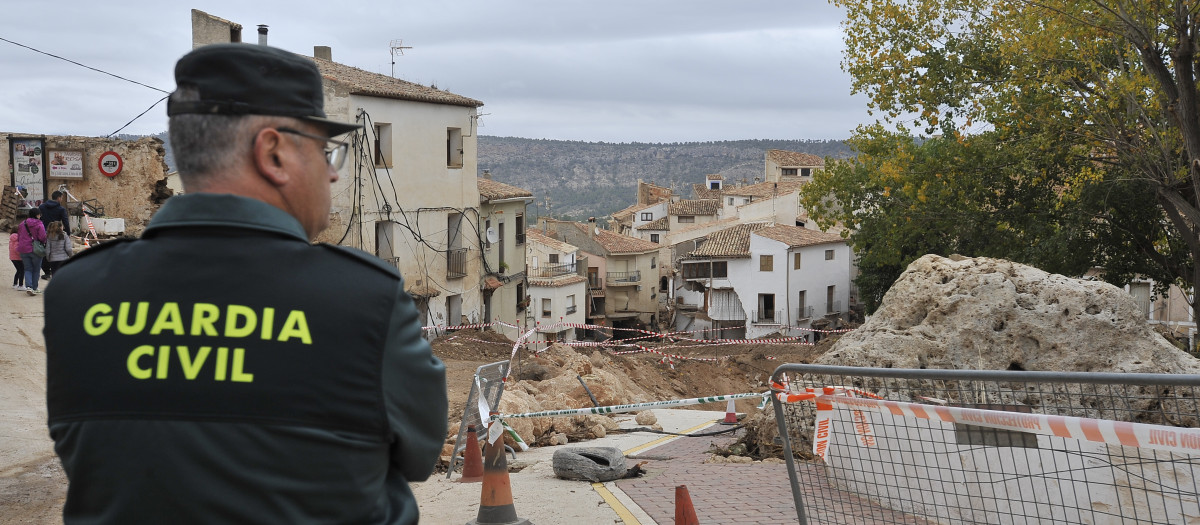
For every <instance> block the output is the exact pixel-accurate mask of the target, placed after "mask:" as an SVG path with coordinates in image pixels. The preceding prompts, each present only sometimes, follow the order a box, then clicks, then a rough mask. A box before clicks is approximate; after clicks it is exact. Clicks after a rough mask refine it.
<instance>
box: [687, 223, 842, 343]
mask: <svg viewBox="0 0 1200 525" xmlns="http://www.w3.org/2000/svg"><path fill="white" fill-rule="evenodd" d="M849 259H850V250H849V247H848V246H847V245H846V242H845V240H843V239H842V238H841V237H839V236H837V235H832V234H827V233H823V232H819V231H813V230H808V229H805V228H801V227H798V226H792V225H778V226H771V225H769V224H764V223H748V224H738V225H736V226H733V227H730V228H726V229H724V230H721V231H717V232H714V233H712V234H711V235H709V236H708V238H707V240H706V241H704V242H703V244H701V245H700V247H699V248H697V249H696V250H693V251H692V252H690V253H688V254H687V256H685V257H684V258H683V260H682V261H681V271H680V273H679V276H678V278H677V281H676V286H675V287H676V297H677V300H676V305H675V306H676V312H677V314H676V318H675V326H676V329H678V330H700V329H705V328H718V329H722V330H721V331H720V332H715V333H713V334H712V335H711V336H710V337H714V338H725V339H738V338H747V339H753V338H758V337H763V336H766V335H768V334H775V333H779V332H784V331H786V329H787V328H790V327H801V328H808V327H811V326H812V323H813V321H816V320H819V319H830V320H832V319H837V318H840V316H841V315H842V314H843V313H844V312H845V307H846V305H847V303H848V293H849V288H850V260H849Z"/></svg>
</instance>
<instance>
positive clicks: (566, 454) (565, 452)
mask: <svg viewBox="0 0 1200 525" xmlns="http://www.w3.org/2000/svg"><path fill="white" fill-rule="evenodd" d="M553 465H554V475H555V476H558V477H560V478H562V479H576V480H587V481H591V482H593V483H594V482H598V481H612V480H614V479H621V478H622V477H624V476H625V454H623V453H622V452H621V449H619V448H616V447H578V448H574V447H573V448H564V449H559V450H556V451H554V459H553Z"/></svg>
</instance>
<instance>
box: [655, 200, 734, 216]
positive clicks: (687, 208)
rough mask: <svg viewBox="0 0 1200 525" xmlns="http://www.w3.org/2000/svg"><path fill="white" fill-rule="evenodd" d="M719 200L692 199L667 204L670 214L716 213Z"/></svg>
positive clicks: (718, 207)
mask: <svg viewBox="0 0 1200 525" xmlns="http://www.w3.org/2000/svg"><path fill="white" fill-rule="evenodd" d="M720 209H721V201H719V200H716V199H692V200H683V201H679V202H674V203H671V204H670V205H668V206H667V213H668V214H670V215H716V214H717V210H720Z"/></svg>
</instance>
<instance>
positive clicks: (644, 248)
mask: <svg viewBox="0 0 1200 525" xmlns="http://www.w3.org/2000/svg"><path fill="white" fill-rule="evenodd" d="M596 242H597V243H600V246H602V247H603V248H604V249H605V250H608V253H618V254H619V253H645V252H653V251H658V250H659V249H660V248H662V246H660V245H659V244H658V243H653V242H650V241H647V240H643V239H638V238H637V237H630V236H628V235H621V234H618V233H613V232H610V231H608V230H600V233H599V234H598V235H596Z"/></svg>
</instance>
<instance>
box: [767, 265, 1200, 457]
mask: <svg viewBox="0 0 1200 525" xmlns="http://www.w3.org/2000/svg"><path fill="white" fill-rule="evenodd" d="M814 362H815V363H816V364H825V365H842V366H861V367H877V368H913V369H917V368H928V369H950V370H967V369H975V370H1045V371H1061V372H1126V373H1169V374H1196V373H1200V360H1197V359H1196V358H1195V357H1192V356H1191V355H1189V354H1187V353H1185V352H1183V351H1181V350H1179V349H1178V348H1176V347H1175V346H1174V345H1172V344H1171V343H1170V342H1169V341H1167V340H1166V339H1164V338H1163V336H1162V335H1161V334H1160V333H1158V332H1156V331H1155V330H1153V329H1152V328H1151V327H1150V325H1149V324H1148V323H1147V322H1146V316H1145V314H1144V313H1143V312H1140V311H1139V308H1138V306H1137V303H1136V302H1135V301H1134V299H1133V297H1132V296H1131V295H1130V294H1129V293H1128V292H1126V291H1124V290H1122V289H1120V288H1117V287H1115V286H1112V285H1110V284H1107V283H1103V282H1099V281H1091V280H1084V279H1074V278H1070V277H1065V276H1062V275H1055V274H1049V273H1047V272H1044V271H1042V270H1039V269H1037V268H1034V267H1031V266H1027V265H1023V264H1018V263H1013V262H1011V261H1006V260H1002V259H989V258H966V257H959V256H954V257H949V258H946V257H939V256H936V255H926V256H924V257H922V258H920V259H918V260H916V261H914V262H913V263H912V264H911V265H909V267H908V268H907V269H906V270H905V272H904V273H903V274H901V276H900V278H899V279H897V281H896V282H895V284H893V285H892V287H891V288H890V289H889V290H888V292H887V294H886V295H885V296H884V298H883V301H882V303H881V304H880V307H879V309H878V310H877V311H876V312H875V313H874V314H873V315H872V316H871V318H870V319H869V320H867V322H866V323H865V324H863V325H862V326H861V327H859V328H857V329H856V330H854V331H853V332H851V333H848V334H846V335H845V336H844V337H842V338H841V339H839V340H838V341H837V342H836V343H835V344H834V345H833V347H832V348H831V349H830V350H829V351H828V352H826V353H824V354H823V355H822V356H820V357H819V358H818V359H816V360H815V361H814ZM872 381H875V380H872V379H870V378H867V379H866V380H865V382H864V384H863V385H862V387H863V388H865V389H867V390H872V387H873V386H874V384H873V383H872ZM1166 395H1175V394H1171V393H1160V396H1166ZM1179 395H1180V396H1184V395H1186V394H1179ZM999 401H1000V402H1004V403H1022V401H1021V399H1017V398H1015V397H1014V398H1013V399H1001V400H999ZM1110 402H1114V403H1116V402H1120V401H1110ZM1142 402H1144V403H1146V404H1147V406H1145V407H1140V408H1144V409H1145V412H1144V413H1145V414H1147V415H1146V416H1143V415H1141V414H1142V413H1141V412H1138V410H1139V407H1137V406H1129V407H1124V408H1125V409H1126V410H1128V411H1129V413H1133V414H1138V415H1137V416H1135V417H1137V418H1139V419H1138V420H1139V421H1144V422H1155V423H1160V424H1170V425H1178V426H1186V427H1193V426H1198V425H1200V421H1196V420H1195V418H1194V417H1192V416H1185V414H1195V413H1196V410H1194V406H1193V407H1192V408H1190V409H1188V408H1184V409H1181V410H1180V411H1179V414H1181V415H1180V416H1178V417H1176V418H1174V419H1170V420H1164V421H1157V420H1154V419H1147V418H1150V417H1151V416H1152V415H1153V414H1152V413H1154V412H1157V413H1160V415H1161V413H1162V412H1163V411H1162V410H1157V411H1156V410H1155V406H1151V405H1153V404H1154V403H1158V402H1160V401H1158V400H1155V396H1147V397H1146V399H1145V400H1143V401H1142ZM1174 402H1176V403H1195V400H1190V399H1182V398H1180V399H1175V400H1174ZM1181 408H1183V407H1181ZM1104 409H1105V407H1104V406H1099V405H1097V406H1092V407H1090V408H1085V407H1080V408H1079V410H1080V412H1079V413H1077V414H1070V415H1077V416H1081V417H1102V416H1100V415H1097V414H1098V413H1093V412H1090V411H1091V410H1098V411H1103V410H1104ZM811 424H812V423H811V421H807V422H805V421H798V422H796V426H797V427H799V430H798V432H799V434H800V435H801V436H803V437H804V439H807V437H808V436H811ZM805 425H808V427H807V428H805ZM748 426H749V431H748V433H747V436H746V438H745V444H746V445H747V448H748V449H750V450H751V451H762V452H761V453H765V454H767V455H769V454H770V453H772V452H774V453H779V449H780V447H779V446H777V445H775V444H774V443H775V439H776V436H777V435H778V433H777V431H776V424H775V420H774V414H773V412H771V411H766V412H764V413H762V414H758V415H756V416H754V417H752V418H751V420H750V421H748ZM789 427H791V424H790V423H789ZM798 448H804V446H803V444H800V445H799V446H798ZM797 452H798V453H799V454H800V455H803V454H804V451H799V450H798V451H797Z"/></svg>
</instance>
